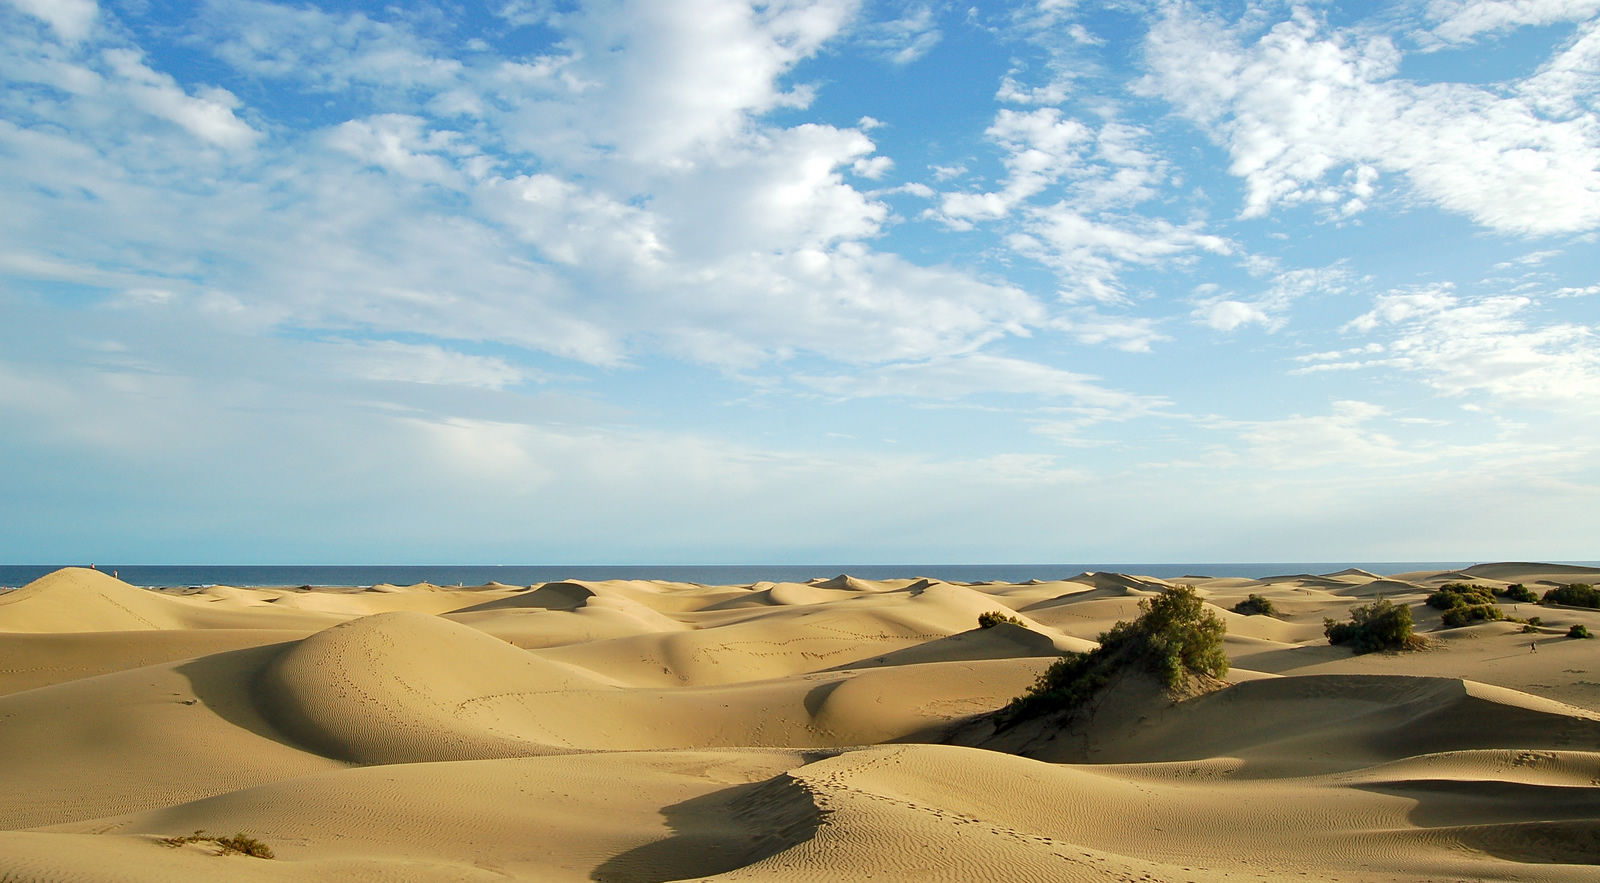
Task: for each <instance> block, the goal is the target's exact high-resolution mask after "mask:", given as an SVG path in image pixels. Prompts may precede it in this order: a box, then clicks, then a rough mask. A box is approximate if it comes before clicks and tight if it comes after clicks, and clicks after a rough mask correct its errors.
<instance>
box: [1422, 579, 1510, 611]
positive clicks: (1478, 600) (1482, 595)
mask: <svg viewBox="0 0 1600 883" xmlns="http://www.w3.org/2000/svg"><path fill="white" fill-rule="evenodd" d="M1494 601H1495V598H1494V592H1491V591H1489V590H1488V589H1486V588H1484V587H1482V586H1469V585H1467V584H1466V583H1445V584H1444V585H1442V586H1440V587H1439V590H1438V591H1437V592H1434V593H1433V594H1431V595H1429V596H1428V606H1429V607H1435V608H1438V609H1439V610H1450V609H1452V608H1455V607H1476V606H1479V605H1482V604H1493V603H1494Z"/></svg>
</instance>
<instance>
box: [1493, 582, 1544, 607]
mask: <svg viewBox="0 0 1600 883" xmlns="http://www.w3.org/2000/svg"><path fill="white" fill-rule="evenodd" d="M1495 594H1496V595H1499V596H1500V597H1502V598H1504V599H1506V600H1507V601H1512V602H1515V603H1518V604H1534V603H1537V602H1538V600H1539V596H1538V595H1535V594H1534V593H1533V592H1531V591H1529V590H1528V587H1527V586H1525V585H1523V584H1522V583H1512V584H1511V585H1509V586H1506V587H1505V588H1503V589H1500V590H1498V591H1496V592H1495Z"/></svg>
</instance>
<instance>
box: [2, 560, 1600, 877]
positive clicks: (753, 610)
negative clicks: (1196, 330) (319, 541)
mask: <svg viewBox="0 0 1600 883" xmlns="http://www.w3.org/2000/svg"><path fill="white" fill-rule="evenodd" d="M1463 579H1464V580H1470V581H1472V582H1474V583H1476V584H1479V585H1484V586H1490V587H1496V586H1504V585H1506V584H1508V583H1513V582H1520V583H1524V584H1525V585H1527V586H1528V587H1529V588H1531V589H1533V590H1534V591H1536V592H1542V591H1543V590H1544V589H1546V588H1549V587H1551V586H1553V585H1557V584H1564V583H1569V582H1590V583H1594V582H1600V571H1593V570H1588V571H1585V570H1582V569H1573V568H1565V567H1555V566H1548V565H1536V564H1494V565H1483V566H1480V567H1476V568H1472V569H1470V570H1468V571H1466V572H1464V573H1410V574H1394V575H1388V576H1378V575H1375V574H1370V573H1365V572H1361V571H1345V572H1341V573H1338V574H1328V575H1310V574H1305V575H1293V576H1284V577H1281V578H1273V579H1266V580H1251V579H1237V578H1235V579H1228V578H1216V579H1192V580H1184V582H1187V583H1190V584H1192V585H1194V586H1195V587H1196V589H1197V590H1198V591H1199V593H1200V594H1201V596H1202V597H1204V598H1205V599H1206V600H1207V602H1208V605H1210V606H1211V608H1212V609H1213V610H1214V611H1215V612H1216V613H1217V615H1218V616H1220V617H1221V618H1222V619H1223V620H1224V621H1225V622H1226V624H1227V627H1228V637H1227V650H1228V653H1229V655H1230V658H1231V660H1232V663H1233V670H1232V671H1231V672H1230V675H1229V680H1230V682H1231V683H1230V685H1228V686H1226V687H1224V688H1223V689H1220V690H1218V691H1215V692H1210V693H1207V694H1205V695H1200V696H1195V697H1193V698H1189V699H1184V700H1181V701H1179V700H1176V699H1174V698H1172V697H1171V696H1169V695H1166V694H1163V693H1161V692H1160V691H1154V690H1146V691H1143V692H1141V691H1139V690H1134V689H1129V690H1122V691H1117V692H1114V693H1113V694H1112V695H1109V696H1108V697H1107V698H1106V699H1105V701H1103V702H1102V703H1101V705H1100V706H1099V707H1097V709H1096V710H1095V712H1094V714H1093V715H1091V716H1088V717H1087V718H1084V719H1080V720H1078V721H1076V722H1075V723H1072V724H1071V725H1063V724H1061V723H1059V722H1056V723H1041V724H1033V725H1029V726H1026V727H1017V728H1014V729H1011V730H1007V731H1003V732H996V731H995V728H994V726H993V724H992V722H991V720H990V719H989V718H988V717H985V715H986V714H987V713H988V712H991V711H993V710H995V709H998V708H1000V707H1001V706H1003V705H1005V703H1006V702H1007V701H1008V700H1009V699H1010V698H1011V697H1013V696H1015V695H1017V694H1018V693H1020V692H1022V691H1023V690H1024V689H1025V688H1026V687H1027V686H1028V685H1029V684H1030V683H1031V682H1032V681H1033V679H1034V677H1035V676H1036V675H1037V674H1038V673H1039V672H1040V671H1042V670H1043V669H1044V668H1045V667H1046V666H1047V665H1048V664H1049V662H1050V660H1051V659H1052V658H1053V657H1054V656H1056V655H1057V654H1059V653H1061V652H1063V651H1066V650H1086V649H1090V648H1092V647H1093V646H1095V644H1094V641H1095V639H1096V637H1097V636H1098V635H1099V634H1100V633H1101V632H1102V631H1104V630H1105V629H1107V628H1109V627H1110V626H1111V625H1112V624H1113V623H1115V622H1116V621H1118V620H1122V619H1132V618H1134V617H1135V616H1137V614H1138V603H1139V600H1140V599H1141V598H1144V597H1148V596H1150V595H1152V594H1154V593H1156V592H1159V591H1160V590H1162V589H1163V588H1165V587H1166V586H1167V585H1168V583H1166V582H1163V581H1161V580H1157V579H1151V578H1146V577H1139V576H1133V575H1121V574H1080V575H1078V576H1075V577H1071V578H1069V579H1063V580H1060V581H1054V582H1031V583H1029V584H1025V585H997V584H981V585H955V584H949V583H944V582H939V581H936V580H927V579H911V578H908V579H903V580H885V581H868V580H861V579H856V578H846V577H840V578H835V579H831V580H817V581H813V582H810V583H778V584H774V583H758V584H755V585H751V586H697V585H687V584H682V583H658V582H643V581H612V582H570V581H569V582H559V583H547V584H543V585H538V586H528V587H508V586H495V585H491V586H481V587H473V588H468V589H443V588H439V587H436V586H428V585H421V586H409V587H395V586H382V587H376V588H375V589H373V590H368V591H351V590H342V591H309V592H308V591H301V590H288V589H274V588H230V587H216V588H212V589H208V590H206V591H204V592H201V593H198V594H178V593H166V592H159V591H151V590H145V589H140V588H136V587H133V586H129V585H126V584H124V583H121V582H118V581H117V580H115V579H113V578H112V577H111V576H109V575H107V574H104V573H101V572H98V571H92V570H83V569H76V568H72V569H67V570H62V571H59V572H57V573H54V574H51V575H49V576H46V577H44V578H43V579H40V580H38V581H36V582H34V583H32V584H30V585H28V586H26V587H24V588H22V589H19V590H17V591H15V592H10V593H7V594H4V595H0V879H4V880H7V881H12V880H16V881H25V880H41V881H43V880H51V881H68V880H82V881H91V880H93V881H98V880H107V881H110V880H197V879H218V880H221V879H230V880H246V881H248V880H253V879H261V880H311V879H326V880H357V881H359V880H479V879H482V880H504V879H507V878H512V879H528V880H607V881H666V880H677V879H701V878H715V879H718V880H722V879H727V880H796V881H798V880H860V879H873V880H907V881H929V880H952V881H958V880H1007V881H1011V880H1136V879H1153V880H1197V881H1198V880H1276V879H1338V880H1586V881H1587V880H1593V879H1595V878H1596V876H1597V875H1600V640H1597V641H1584V640H1578V639H1571V638H1567V637H1566V632H1567V629H1568V627H1569V626H1570V625H1572V624H1585V625H1587V626H1588V627H1589V628H1590V629H1591V630H1593V631H1595V632H1596V633H1600V611H1588V610H1575V609H1569V608H1547V607H1537V606H1534V605H1527V604H1523V605H1520V606H1519V609H1518V610H1517V611H1515V615H1518V616H1523V617H1527V616H1532V615H1536V616H1540V617H1541V618H1542V619H1543V623H1544V627H1543V628H1542V629H1541V630H1539V631H1538V632H1536V633H1532V634H1525V633H1523V631H1522V625H1521V624H1520V623H1511V622H1492V623H1485V624H1480V625H1476V626H1470V627H1466V628H1456V629H1442V628H1440V622H1439V613H1438V611H1435V610H1433V609H1431V608H1429V607H1426V606H1424V605H1422V603H1421V602H1422V599H1423V598H1424V597H1426V595H1427V593H1428V592H1429V591H1431V590H1432V588H1434V587H1436V586H1438V585H1439V584H1441V583H1444V582H1448V581H1456V580H1463ZM1249 594H1260V595H1263V596H1265V597H1267V598H1269V599H1270V600H1272V601H1273V602H1274V604H1275V605H1276V606H1277V607H1278V608H1279V610H1280V615H1279V617H1277V618H1271V617H1263V616H1249V617H1247V616H1241V615H1238V614H1234V613H1232V612H1230V608H1231V607H1232V606H1233V605H1234V604H1235V603H1236V602H1237V601H1239V600H1242V599H1243V598H1245V597H1246V596H1247V595H1249ZM1378 596H1382V597H1385V598H1388V599H1389V600H1392V601H1395V602H1399V603H1407V604H1409V605H1410V606H1411V607H1412V610H1413V613H1414V615H1415V616H1416V619H1417V628H1418V631H1419V632H1420V633H1422V634H1424V635H1425V636H1426V637H1428V639H1429V643H1430V647H1429V649H1427V650H1424V651H1420V652H1407V653H1391V654H1371V655H1365V656H1355V655H1352V654H1351V652H1350V651H1349V650H1347V649H1345V648H1342V647H1332V646H1329V645H1328V644H1327V642H1326V640H1325V639H1324V638H1323V634H1322V624H1323V618H1324V617H1334V618H1337V619H1343V618H1344V616H1345V615H1346V613H1347V611H1348V610H1349V608H1351V607H1352V606H1354V605H1356V604H1362V603H1366V602H1368V601H1370V600H1372V599H1373V598H1375V597H1378ZM1503 607H1504V609H1505V610H1506V612H1507V613H1508V614H1509V613H1513V611H1512V609H1511V605H1509V604H1507V605H1503ZM991 610H1000V611H1004V612H1007V613H1012V614H1014V615H1015V616H1016V617H1017V618H1018V619H1019V620H1020V621H1021V625H1010V624H1003V625H999V626H995V627H993V628H989V629H979V628H977V617H978V614H980V613H983V612H985V611H991ZM196 830H205V831H209V832H212V833H215V834H222V835H226V834H233V833H235V832H244V833H247V834H249V835H250V836H252V837H255V838H257V839H259V840H261V841H263V842H264V843H266V844H268V845H269V846H270V847H271V848H272V850H273V852H274V853H275V856H276V857H275V858H273V859H270V860H268V859H259V858H251V857H246V856H242V855H237V854H232V855H219V854H218V853H219V852H220V851H221V850H220V848H219V847H218V846H217V845H216V844H215V843H214V842H210V841H198V842H192V843H188V844H184V845H180V846H170V845H167V844H166V843H164V842H163V841H162V838H165V837H173V836H177V835H186V834H191V833H192V832H194V831H196Z"/></svg>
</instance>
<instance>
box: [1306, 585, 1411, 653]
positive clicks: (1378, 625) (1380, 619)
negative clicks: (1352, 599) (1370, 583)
mask: <svg viewBox="0 0 1600 883" xmlns="http://www.w3.org/2000/svg"><path fill="white" fill-rule="evenodd" d="M1412 628H1413V623H1412V622H1411V608H1409V607H1407V606H1405V605H1404V604H1395V603H1394V602H1392V601H1388V600H1386V599H1382V598H1380V599H1378V600H1377V601H1374V602H1372V603H1371V604H1363V605H1361V606H1360V607H1356V608H1353V609H1352V610H1351V611H1350V621H1349V622H1335V621H1334V620H1332V619H1325V620H1323V621H1322V633H1323V634H1324V635H1327V636H1328V643H1330V644H1349V645H1350V649H1351V650H1354V651H1355V652H1356V653H1375V652H1377V651H1379V650H1412V649H1416V648H1417V647H1418V646H1419V645H1420V643H1421V641H1420V639H1418V638H1417V636H1416V635H1414V634H1412Z"/></svg>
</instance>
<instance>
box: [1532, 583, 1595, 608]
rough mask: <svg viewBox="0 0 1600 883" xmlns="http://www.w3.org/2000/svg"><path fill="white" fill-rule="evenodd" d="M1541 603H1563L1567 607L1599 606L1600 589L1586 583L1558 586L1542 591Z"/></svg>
mask: <svg viewBox="0 0 1600 883" xmlns="http://www.w3.org/2000/svg"><path fill="white" fill-rule="evenodd" d="M1539 603H1541V604H1565V605H1567V606H1568V607H1600V591H1596V590H1595V587H1594V586H1591V585H1588V584H1587V583H1573V584H1572V585H1570V586H1559V587H1557V588H1554V589H1551V590H1550V591H1548V592H1545V593H1544V600H1542V601H1540V602H1539Z"/></svg>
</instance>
